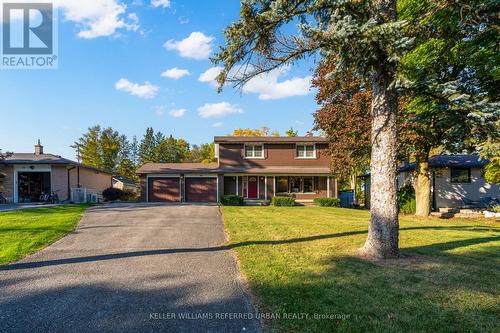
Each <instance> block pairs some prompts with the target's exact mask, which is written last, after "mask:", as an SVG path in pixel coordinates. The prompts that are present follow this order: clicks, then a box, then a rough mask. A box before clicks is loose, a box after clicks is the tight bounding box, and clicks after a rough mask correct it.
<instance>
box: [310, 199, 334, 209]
mask: <svg viewBox="0 0 500 333" xmlns="http://www.w3.org/2000/svg"><path fill="white" fill-rule="evenodd" d="M313 201H314V204H315V205H316V206H320V207H340V199H339V198H315V199H314V200H313Z"/></svg>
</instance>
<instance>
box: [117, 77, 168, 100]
mask: <svg viewBox="0 0 500 333" xmlns="http://www.w3.org/2000/svg"><path fill="white" fill-rule="evenodd" d="M115 88H116V90H121V91H125V92H128V93H129V94H131V95H133V96H137V97H141V98H146V99H151V98H154V97H155V96H156V94H158V91H159V90H160V87H158V86H155V85H153V84H151V83H150V82H148V81H146V82H144V84H142V85H141V84H138V83H132V82H130V81H129V80H127V79H120V80H118V81H117V82H116V83H115Z"/></svg>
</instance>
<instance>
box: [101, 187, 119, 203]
mask: <svg viewBox="0 0 500 333" xmlns="http://www.w3.org/2000/svg"><path fill="white" fill-rule="evenodd" d="M123 195H124V192H123V191H122V190H120V189H119V188H114V187H109V188H107V189H105V190H104V191H102V196H103V197H104V200H105V201H116V200H118V199H120V198H122V197H123Z"/></svg>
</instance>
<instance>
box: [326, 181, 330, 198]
mask: <svg viewBox="0 0 500 333" xmlns="http://www.w3.org/2000/svg"><path fill="white" fill-rule="evenodd" d="M326 193H327V197H328V198H329V197H330V176H327V177H326Z"/></svg>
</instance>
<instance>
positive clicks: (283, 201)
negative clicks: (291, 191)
mask: <svg viewBox="0 0 500 333" xmlns="http://www.w3.org/2000/svg"><path fill="white" fill-rule="evenodd" d="M271 205H273V206H295V198H291V197H273V198H272V199H271Z"/></svg>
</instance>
